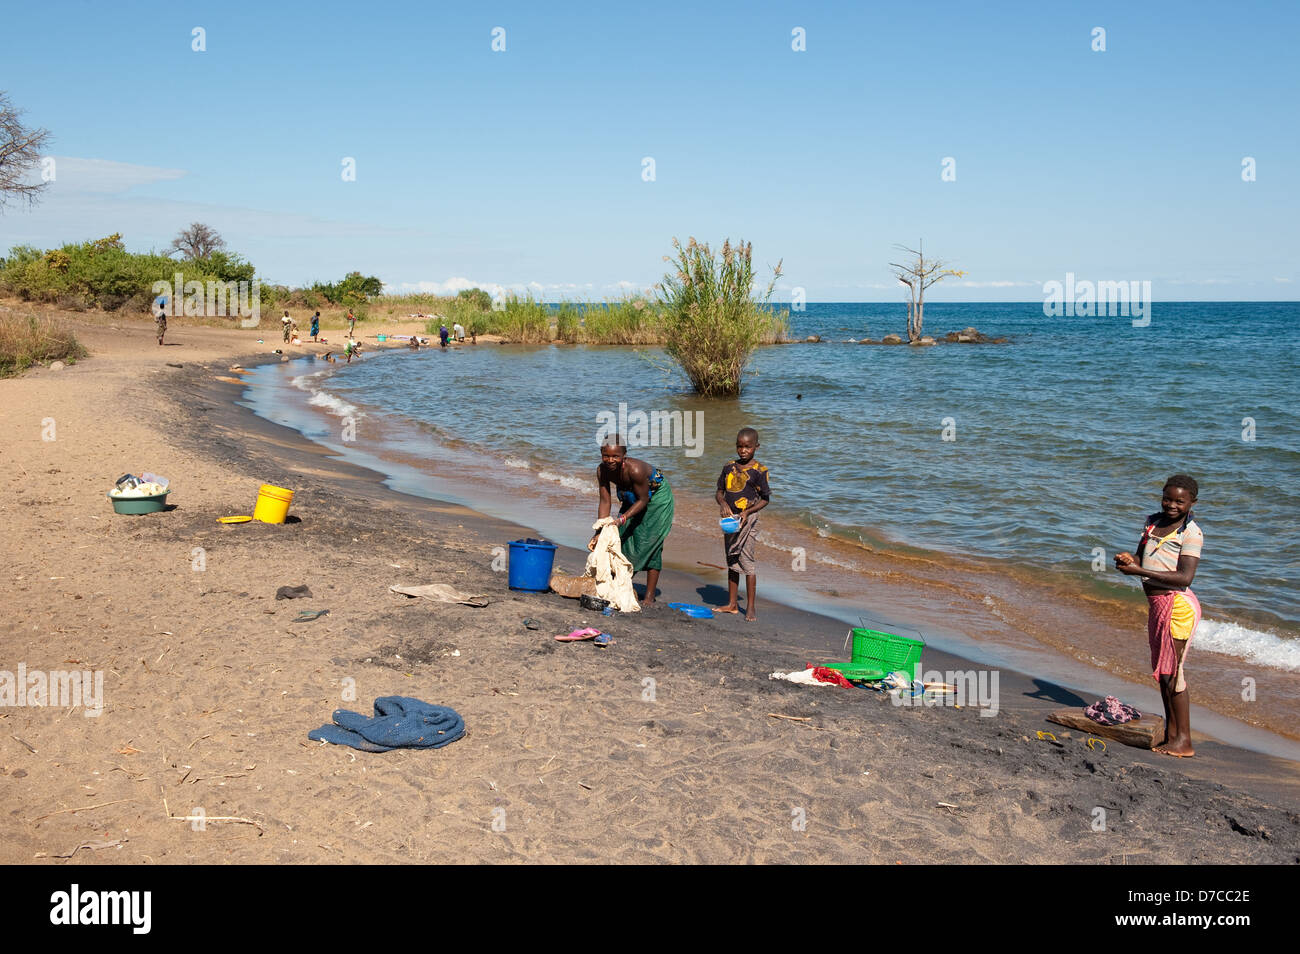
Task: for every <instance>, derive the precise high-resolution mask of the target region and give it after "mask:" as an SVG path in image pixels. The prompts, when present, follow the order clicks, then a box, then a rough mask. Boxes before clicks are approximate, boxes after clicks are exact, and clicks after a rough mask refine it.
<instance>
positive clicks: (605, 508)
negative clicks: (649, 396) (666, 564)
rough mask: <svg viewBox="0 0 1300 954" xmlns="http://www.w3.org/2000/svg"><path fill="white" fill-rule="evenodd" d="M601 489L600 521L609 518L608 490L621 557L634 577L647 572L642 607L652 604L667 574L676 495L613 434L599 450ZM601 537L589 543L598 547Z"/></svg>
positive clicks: (589, 547)
mask: <svg viewBox="0 0 1300 954" xmlns="http://www.w3.org/2000/svg"><path fill="white" fill-rule="evenodd" d="M596 483H597V484H598V485H599V486H600V506H599V507H598V508H597V511H596V519H597V520H599V519H601V518H603V517H608V516H609V515H610V505H611V497H610V493H609V488H610V485H611V484H613V485H614V490H615V493H616V494H617V496H618V501H619V514H618V517H617V522H618V535H619V539H620V540H621V542H622V547H623V556H625V557H627V558H628V560H629V561H630V562H631V564H632V573H633V575H636V574H637V573H640V572H641V571H642V570H645V571H646V576H645V580H646V585H645V597H644V599H642V601H641V602H642V603H645V604H646V605H650V604H653V603H654V601H655V589H656V588H657V587H658V586H659V571H660V570H662V569H663V555H664V540H666V539H667V538H668V533H669V531H671V530H672V528H673V492H672V489H671V488H670V487H669V486H668V481H667V480H666V479H665V478H664V475H663V474H661V473H660V472H659V470H658V469H657V468H655V467H651V466H650V465H649V464H647V463H646V462H645V461H643V460H637V459H636V458H635V457H628V456H627V448H626V447H625V446H624V445H623V438H621V437H619V436H618V435H615V436H613V437H611V438H609V440H608V441H607V442H606V443H605V445H604V446H602V447H601V449H600V466H599V467H597V468H596ZM599 536H600V533H599V532H597V533H595V534H593V535H592V538H591V542H590V543H588V544H587V549H588V550H594V549H595V548H596V538H597V537H599Z"/></svg>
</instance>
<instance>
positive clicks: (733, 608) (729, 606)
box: [718, 603, 740, 613]
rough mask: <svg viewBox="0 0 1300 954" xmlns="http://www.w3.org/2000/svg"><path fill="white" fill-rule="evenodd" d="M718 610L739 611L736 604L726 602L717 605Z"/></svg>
mask: <svg viewBox="0 0 1300 954" xmlns="http://www.w3.org/2000/svg"><path fill="white" fill-rule="evenodd" d="M718 612H719V613H739V612H740V607H739V606H737V605H736V604H735V603H728V604H727V605H726V606H719V607H718Z"/></svg>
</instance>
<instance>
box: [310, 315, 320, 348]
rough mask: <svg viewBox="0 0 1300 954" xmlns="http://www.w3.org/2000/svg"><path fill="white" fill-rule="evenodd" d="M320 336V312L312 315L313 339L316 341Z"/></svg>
mask: <svg viewBox="0 0 1300 954" xmlns="http://www.w3.org/2000/svg"><path fill="white" fill-rule="evenodd" d="M319 336H320V312H319V311H318V312H316V314H314V315H312V316H311V340H312V341H315V340H316V339H317V338H318V337H319Z"/></svg>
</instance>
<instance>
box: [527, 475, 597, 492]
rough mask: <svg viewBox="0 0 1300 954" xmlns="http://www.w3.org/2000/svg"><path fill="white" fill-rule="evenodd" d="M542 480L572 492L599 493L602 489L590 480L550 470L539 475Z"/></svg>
mask: <svg viewBox="0 0 1300 954" xmlns="http://www.w3.org/2000/svg"><path fill="white" fill-rule="evenodd" d="M537 476H538V477H540V478H541V479H542V480H549V481H551V482H553V483H557V484H559V485H560V486H562V487H568V488H569V489H570V490H581V491H582V492H583V493H585V494H594V493H599V492H600V488H599V487H597V486H596V484H595V483H593V482H592V481H590V480H583V479H582V478H581V477H569V476H567V475H565V474H555V473H552V472H551V471H549V470H544V471H542V472H541V473H539V474H538V475H537Z"/></svg>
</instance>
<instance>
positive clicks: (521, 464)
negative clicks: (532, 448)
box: [506, 457, 530, 470]
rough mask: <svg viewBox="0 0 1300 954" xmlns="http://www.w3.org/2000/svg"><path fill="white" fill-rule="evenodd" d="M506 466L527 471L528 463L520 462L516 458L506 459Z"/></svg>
mask: <svg viewBox="0 0 1300 954" xmlns="http://www.w3.org/2000/svg"><path fill="white" fill-rule="evenodd" d="M506 466H507V467H515V468H518V469H519V470H528V469H529V467H530V465H529V463H528V461H526V460H520V459H519V458H518V457H507V458H506Z"/></svg>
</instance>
